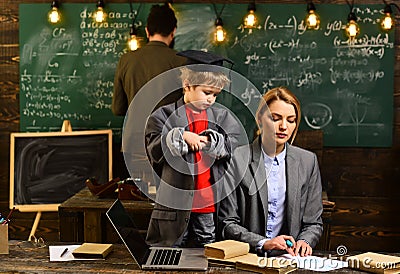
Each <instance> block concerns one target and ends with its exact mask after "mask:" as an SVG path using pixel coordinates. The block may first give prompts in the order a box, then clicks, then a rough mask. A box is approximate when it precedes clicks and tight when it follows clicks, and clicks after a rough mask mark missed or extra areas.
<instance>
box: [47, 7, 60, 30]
mask: <svg viewBox="0 0 400 274" xmlns="http://www.w3.org/2000/svg"><path fill="white" fill-rule="evenodd" d="M59 7H60V6H59V4H58V1H53V2H52V3H51V10H50V11H49V13H48V18H49V22H50V23H52V24H57V23H58V22H60V20H61V15H60V11H59V10H58V8H59Z"/></svg>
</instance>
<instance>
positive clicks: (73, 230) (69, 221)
mask: <svg viewBox="0 0 400 274" xmlns="http://www.w3.org/2000/svg"><path fill="white" fill-rule="evenodd" d="M114 201H115V199H99V198H97V197H95V196H93V195H92V193H91V192H90V191H89V189H87V188H84V189H82V190H81V191H80V192H78V193H77V194H75V195H74V196H72V197H71V198H69V199H68V200H66V201H65V202H64V203H62V204H61V205H60V206H59V207H58V215H59V219H60V241H62V242H92V243H116V242H118V241H119V237H118V235H117V233H116V232H115V231H114V229H113V227H112V226H111V224H110V222H109V220H108V219H107V216H106V215H105V213H106V211H107V210H108V208H109V207H110V206H111V205H112V203H113V202H114ZM122 202H123V204H124V206H125V208H126V210H127V211H128V212H129V213H130V214H132V217H133V218H134V220H135V223H136V225H137V226H138V228H139V230H141V232H142V233H143V235H144V236H145V234H146V231H147V228H148V225H149V222H150V215H151V212H152V210H153V206H154V204H153V203H151V202H143V201H130V200H122ZM332 211H333V207H332V206H328V205H324V213H323V215H322V218H323V222H324V232H323V235H322V237H321V239H320V241H319V243H318V245H317V246H316V248H315V249H316V250H323V251H327V250H329V245H330V244H329V234H330V229H329V228H330V219H331V214H332Z"/></svg>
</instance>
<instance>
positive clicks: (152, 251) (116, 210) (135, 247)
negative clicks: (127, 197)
mask: <svg viewBox="0 0 400 274" xmlns="http://www.w3.org/2000/svg"><path fill="white" fill-rule="evenodd" d="M106 215H107V217H108V219H109V220H110V222H111V224H112V225H113V227H114V228H115V230H116V231H117V233H118V236H119V237H120V238H121V240H122V242H123V243H124V245H125V246H126V248H127V249H128V251H129V253H130V254H131V255H132V257H133V259H134V260H135V261H136V263H137V264H138V265H139V266H140V268H141V269H143V270H204V271H205V270H207V266H208V262H207V258H206V257H205V256H204V249H203V248H173V247H151V246H149V245H148V244H147V243H146V241H145V240H144V239H143V237H142V235H141V234H140V233H139V230H138V229H137V227H136V225H135V223H134V221H133V220H132V218H131V216H130V215H129V214H128V213H127V212H126V210H125V208H124V206H123V204H122V203H121V201H120V200H119V199H117V200H115V202H114V203H113V204H112V206H111V207H110V208H109V209H108V210H107V212H106Z"/></svg>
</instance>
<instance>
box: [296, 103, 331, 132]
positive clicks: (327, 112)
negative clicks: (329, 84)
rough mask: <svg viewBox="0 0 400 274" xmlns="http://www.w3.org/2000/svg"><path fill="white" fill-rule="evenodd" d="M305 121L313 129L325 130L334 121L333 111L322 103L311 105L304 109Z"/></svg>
mask: <svg viewBox="0 0 400 274" xmlns="http://www.w3.org/2000/svg"><path fill="white" fill-rule="evenodd" d="M303 112H304V113H303V115H304V119H305V121H306V123H307V125H308V126H309V127H311V128H312V129H323V128H324V127H326V126H327V125H328V124H329V123H330V122H331V120H332V110H331V108H330V107H329V106H327V105H325V104H322V103H310V104H308V105H306V106H305V107H304V108H303Z"/></svg>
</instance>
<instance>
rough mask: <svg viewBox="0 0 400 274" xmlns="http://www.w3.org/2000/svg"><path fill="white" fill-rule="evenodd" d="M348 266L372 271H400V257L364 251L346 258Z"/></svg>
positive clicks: (384, 273)
mask: <svg viewBox="0 0 400 274" xmlns="http://www.w3.org/2000/svg"><path fill="white" fill-rule="evenodd" d="M346 261H347V262H348V264H349V267H351V268H356V269H361V270H364V271H367V272H373V273H382V274H386V273H400V257H397V256H391V255H384V254H379V253H374V252H366V253H362V254H359V255H355V256H350V257H348V258H346Z"/></svg>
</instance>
